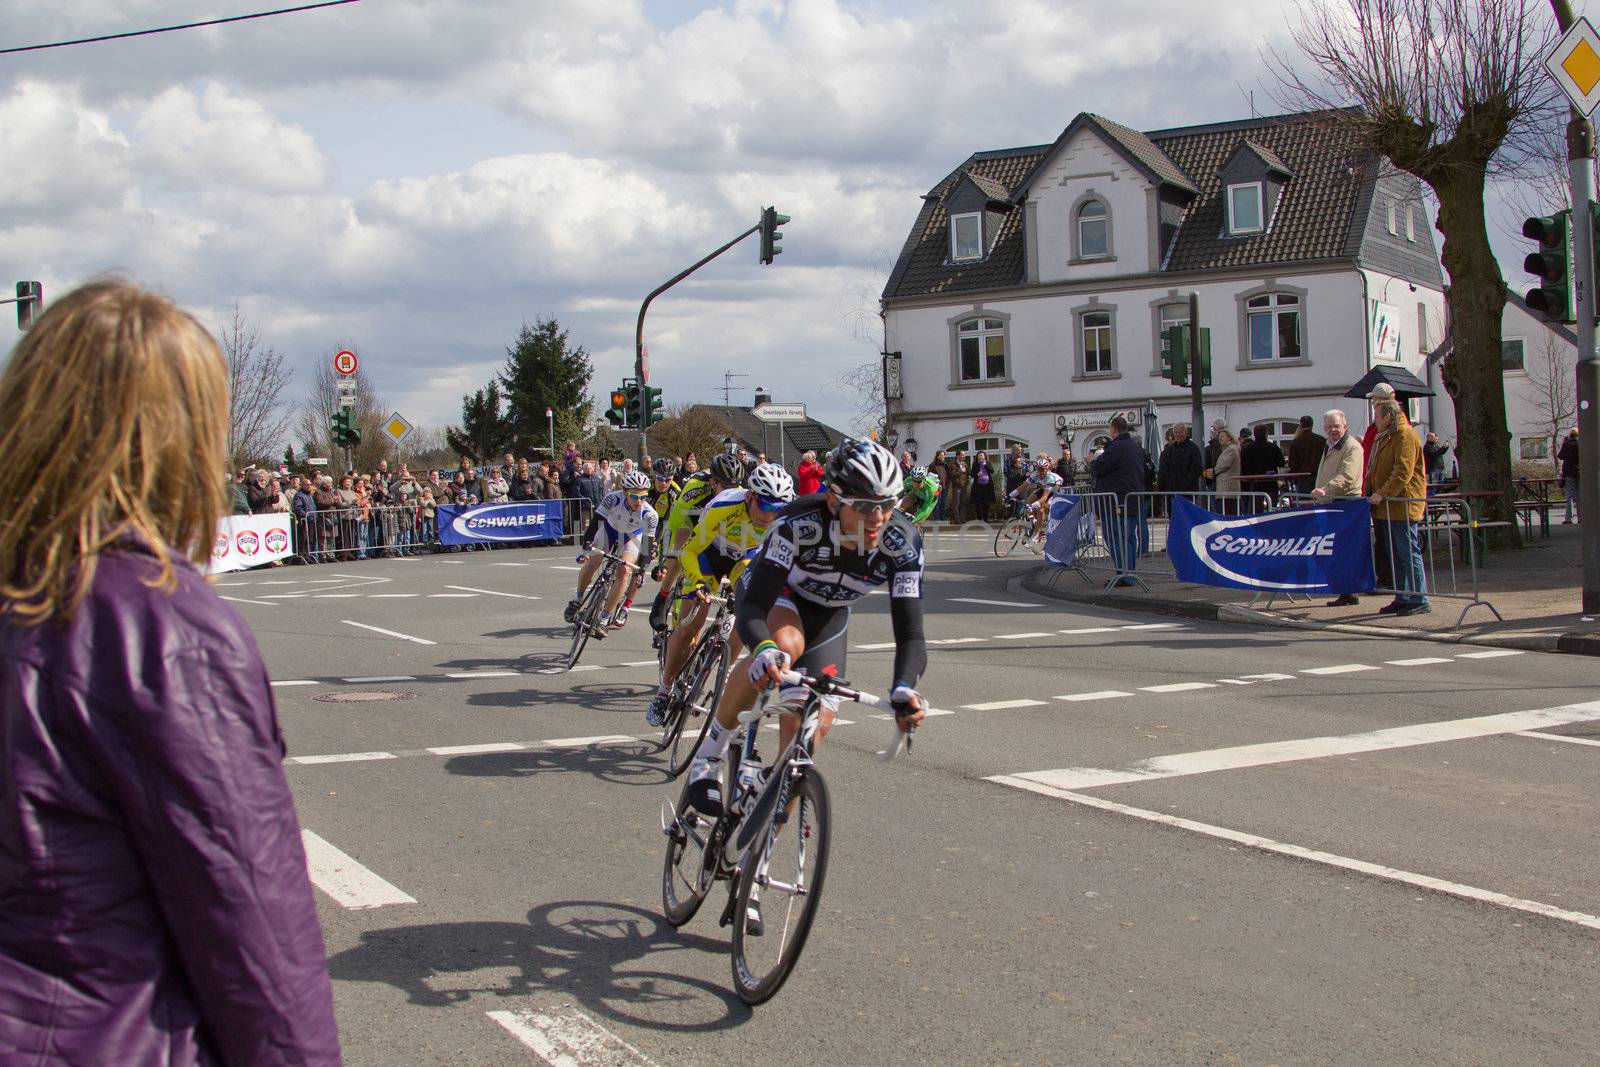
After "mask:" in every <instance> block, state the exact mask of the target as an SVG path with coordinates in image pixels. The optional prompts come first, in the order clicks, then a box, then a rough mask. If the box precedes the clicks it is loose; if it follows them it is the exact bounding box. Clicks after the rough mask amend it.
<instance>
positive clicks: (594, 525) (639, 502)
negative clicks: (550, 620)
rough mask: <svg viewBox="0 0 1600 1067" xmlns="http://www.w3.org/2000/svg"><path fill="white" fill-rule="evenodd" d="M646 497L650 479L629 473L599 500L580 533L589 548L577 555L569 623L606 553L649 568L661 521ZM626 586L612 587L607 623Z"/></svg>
mask: <svg viewBox="0 0 1600 1067" xmlns="http://www.w3.org/2000/svg"><path fill="white" fill-rule="evenodd" d="M649 495H650V479H649V478H648V477H646V475H645V473H644V472H643V471H629V472H628V473H627V474H625V475H623V476H622V488H620V489H618V490H616V491H615V492H612V493H607V494H606V495H605V496H604V497H603V498H602V499H601V501H600V506H599V507H597V508H595V509H594V517H593V518H591V519H590V520H589V526H588V528H587V529H586V530H584V532H583V543H584V545H586V546H588V547H587V548H586V550H585V551H584V552H580V553H578V562H579V563H582V564H583V569H582V570H581V571H579V572H578V592H577V595H575V596H574V597H573V598H572V599H571V600H570V601H568V602H567V608H566V611H565V612H563V613H562V617H563V618H565V619H566V620H567V621H568V622H571V621H572V620H573V618H574V617H575V616H576V615H577V612H578V601H579V600H581V599H582V598H583V594H584V591H585V590H586V589H588V588H589V581H590V580H591V579H592V578H593V577H594V574H595V571H597V570H599V569H600V564H601V563H602V562H603V561H604V558H605V553H606V552H608V551H610V550H612V549H615V550H616V552H617V554H618V555H620V556H621V557H622V558H623V559H624V560H625V561H626V562H627V563H628V565H629V566H630V567H634V568H637V569H643V568H645V567H648V566H649V565H650V558H651V557H652V556H653V555H654V554H655V540H656V526H657V524H658V523H659V521H660V520H659V518H658V517H657V515H656V511H655V509H654V508H652V507H651V506H650V505H649V504H648V503H646V498H647V497H648V496H649ZM628 584H629V583H628V582H626V581H622V582H617V583H615V584H614V585H613V586H612V588H611V596H610V598H609V599H608V601H607V602H606V605H605V615H603V616H602V617H603V618H605V619H606V620H608V621H609V620H611V619H612V618H613V617H614V616H615V615H616V612H617V608H618V607H619V606H620V605H621V603H622V598H623V594H624V593H625V592H626V591H627V588H628ZM594 636H595V637H596V638H601V637H604V636H605V629H604V628H601V629H600V630H597V631H596V632H595V634H594Z"/></svg>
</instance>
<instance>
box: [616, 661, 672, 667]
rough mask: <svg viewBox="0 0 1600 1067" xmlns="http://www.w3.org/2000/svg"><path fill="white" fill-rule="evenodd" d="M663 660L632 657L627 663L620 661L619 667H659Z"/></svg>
mask: <svg viewBox="0 0 1600 1067" xmlns="http://www.w3.org/2000/svg"><path fill="white" fill-rule="evenodd" d="M660 664H661V661H660V660H656V659H630V660H628V661H627V662H626V663H619V664H617V666H619V667H657V666H660Z"/></svg>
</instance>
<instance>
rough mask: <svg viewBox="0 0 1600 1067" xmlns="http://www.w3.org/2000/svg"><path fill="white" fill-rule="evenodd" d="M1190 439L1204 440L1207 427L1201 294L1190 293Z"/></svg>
mask: <svg viewBox="0 0 1600 1067" xmlns="http://www.w3.org/2000/svg"><path fill="white" fill-rule="evenodd" d="M1188 356H1189V440H1191V441H1204V440H1205V439H1206V436H1205V427H1206V408H1205V403H1204V401H1202V400H1201V399H1200V385H1201V383H1202V381H1203V380H1204V379H1205V373H1204V370H1203V368H1202V367H1201V366H1200V294H1199V293H1190V294H1189V352H1188Z"/></svg>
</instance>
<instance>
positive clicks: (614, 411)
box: [606, 389, 628, 429]
mask: <svg viewBox="0 0 1600 1067" xmlns="http://www.w3.org/2000/svg"><path fill="white" fill-rule="evenodd" d="M627 402H628V394H627V393H626V392H625V391H624V390H622V389H613V390H611V406H610V407H608V408H606V421H607V422H609V423H610V424H611V425H613V426H615V427H617V428H618V429H621V428H622V427H624V426H626V425H627V424H628V413H627V411H626V409H625V408H624V407H623V405H625V404H626V403H627Z"/></svg>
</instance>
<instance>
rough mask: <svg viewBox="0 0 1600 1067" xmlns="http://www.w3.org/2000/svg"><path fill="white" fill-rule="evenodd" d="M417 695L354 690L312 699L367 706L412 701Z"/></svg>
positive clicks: (383, 690)
mask: <svg viewBox="0 0 1600 1067" xmlns="http://www.w3.org/2000/svg"><path fill="white" fill-rule="evenodd" d="M416 695H417V694H415V693H396V692H391V691H389V690H385V689H352V690H351V691H349V692H347V693H328V694H326V695H324V696H318V697H312V698H311V699H312V700H320V701H322V702H323V703H325V704H365V703H368V702H370V701H374V700H411V699H413V698H414V697H415V696H416Z"/></svg>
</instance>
